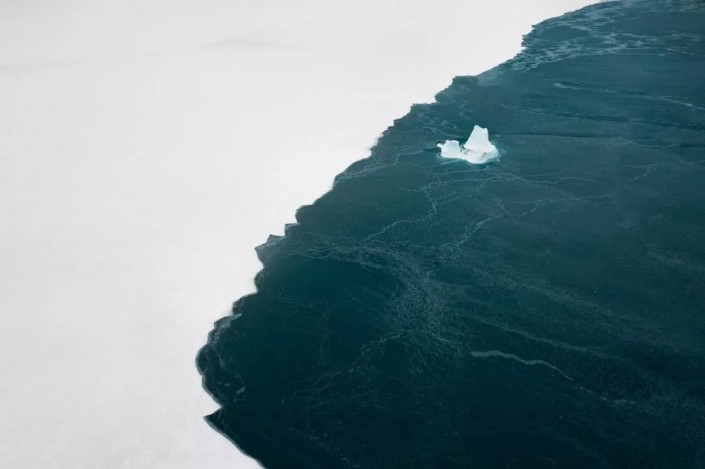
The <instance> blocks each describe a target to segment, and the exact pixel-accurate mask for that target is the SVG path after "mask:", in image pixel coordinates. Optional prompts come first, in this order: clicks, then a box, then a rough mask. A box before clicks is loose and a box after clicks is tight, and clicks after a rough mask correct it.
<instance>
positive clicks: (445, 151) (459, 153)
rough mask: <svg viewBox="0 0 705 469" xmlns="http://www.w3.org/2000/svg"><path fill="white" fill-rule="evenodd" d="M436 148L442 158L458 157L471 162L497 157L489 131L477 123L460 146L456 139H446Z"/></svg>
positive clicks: (481, 161)
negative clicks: (439, 150)
mask: <svg viewBox="0 0 705 469" xmlns="http://www.w3.org/2000/svg"><path fill="white" fill-rule="evenodd" d="M438 148H440V149H441V156H442V157H444V158H459V159H462V160H465V161H467V162H469V163H472V164H483V163H487V162H488V161H490V160H493V159H495V158H498V157H499V151H498V150H497V147H495V146H494V145H493V144H492V142H490V138H489V132H488V131H487V129H485V128H483V127H480V126H479V125H476V126H475V127H473V129H472V133H471V134H470V137H469V138H468V141H467V142H465V144H463V146H462V147H461V146H460V143H459V142H458V141H457V140H446V141H445V143H439V144H438Z"/></svg>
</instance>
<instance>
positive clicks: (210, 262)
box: [0, 0, 591, 469]
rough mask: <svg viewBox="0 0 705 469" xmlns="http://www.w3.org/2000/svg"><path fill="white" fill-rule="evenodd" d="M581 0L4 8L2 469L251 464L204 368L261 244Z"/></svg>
mask: <svg viewBox="0 0 705 469" xmlns="http://www.w3.org/2000/svg"><path fill="white" fill-rule="evenodd" d="M588 3H591V2H590V0H493V1H491V2H480V1H464V0H463V1H461V0H436V1H433V2H429V1H420V0H404V1H400V0H356V1H349V2H342V1H331V0H287V1H284V0H257V1H255V0H237V1H225V0H119V1H118V0H106V1H100V2H96V1H89V0H62V1H61V2H50V1H47V0H29V1H23V2H17V1H15V2H13V1H8V0H5V1H0V39H1V40H0V215H1V216H2V224H0V266H1V267H0V312H1V314H2V316H1V317H2V325H1V326H0V356H2V359H1V361H0V375H1V376H2V380H0V415H2V419H1V420H0V467H3V468H12V469H226V468H227V469H233V468H245V467H256V466H257V464H256V462H255V461H253V460H252V459H250V458H248V457H246V456H244V455H242V454H240V453H239V451H238V450H237V449H236V448H235V447H234V446H233V445H232V444H231V443H229V442H228V441H227V440H225V439H224V438H223V437H222V436H220V435H218V434H217V433H216V432H214V431H213V430H212V429H210V428H209V427H208V425H207V424H206V423H205V422H204V421H203V419H202V416H203V415H205V414H208V413H210V412H212V411H214V410H215V408H216V406H215V403H214V402H213V401H212V400H211V399H210V397H209V396H208V395H207V394H206V393H205V392H204V391H203V390H202V388H201V384H200V377H199V376H198V373H197V371H196V368H195V366H194V358H195V355H196V352H197V350H198V349H199V347H201V345H203V344H204V343H205V341H206V335H207V333H208V331H209V330H210V328H211V325H212V323H213V321H215V320H216V319H218V318H219V317H221V316H223V315H224V314H226V312H227V310H228V309H229V305H230V304H231V302H232V301H234V300H236V299H237V298H238V297H240V296H242V295H244V294H246V293H249V292H251V291H252V290H253V281H252V279H253V277H254V275H255V273H256V272H257V271H258V270H259V268H260V264H259V262H258V261H257V258H256V256H255V252H254V247H255V246H256V245H258V244H260V243H262V242H264V241H265V240H266V239H267V236H268V235H269V234H270V233H275V234H277V233H279V234H280V233H282V228H283V226H284V224H285V223H287V222H291V221H293V216H294V212H295V211H296V209H297V207H299V206H300V205H302V204H307V203H311V202H312V201H314V200H315V199H316V198H317V197H319V196H320V195H321V194H323V193H324V192H325V191H326V190H327V189H328V188H329V186H330V184H331V182H332V181H333V177H334V176H335V175H336V174H337V173H339V172H340V171H342V170H343V169H345V167H346V166H348V165H349V164H351V163H352V162H353V161H355V160H358V159H360V158H363V157H365V156H367V154H368V148H369V147H370V146H372V145H373V144H374V142H375V138H376V136H377V135H379V134H380V133H381V132H382V131H383V130H384V129H385V128H386V127H387V126H388V125H390V124H391V123H392V121H393V119H394V118H396V117H400V116H402V115H404V114H405V113H406V111H407V110H408V109H409V106H410V105H411V104H412V103H418V102H428V101H430V100H432V99H433V96H434V94H435V93H436V92H438V91H440V90H441V89H443V88H444V87H446V86H447V85H448V84H449V83H450V81H451V78H452V77H453V76H454V75H467V74H477V73H479V72H482V71H483V70H486V69H488V68H490V67H492V66H494V65H496V64H498V63H500V62H502V61H504V60H506V59H508V58H509V57H511V56H512V55H514V54H515V53H517V52H518V51H519V49H520V41H521V35H522V34H524V33H526V32H528V31H529V30H530V27H531V25H532V24H534V23H537V22H539V21H541V20H543V19H545V18H548V17H551V16H556V15H559V14H561V13H563V12H565V11H568V10H573V9H576V8H579V7H581V6H584V5H586V4H588ZM449 15H452V16H453V17H454V18H469V17H472V19H473V21H472V26H468V27H453V28H452V30H449V31H448V30H447V31H443V30H439V26H438V25H439V24H447V23H448V21H447V18H448V16H449ZM262 142H266V144H265V145H263V144H262ZM282 147H284V148H286V151H269V150H268V148H282Z"/></svg>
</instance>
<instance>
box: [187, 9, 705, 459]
mask: <svg viewBox="0 0 705 469" xmlns="http://www.w3.org/2000/svg"><path fill="white" fill-rule="evenodd" d="M704 32H705V4H704V3H703V2H701V1H695V0H673V1H668V0H634V1H632V0H625V1H621V2H613V3H603V4H598V5H595V6H592V7H588V8H586V9H583V10H580V11H577V12H574V13H571V14H567V15H564V16H562V17H560V18H556V19H551V20H548V21H546V22H544V23H542V24H540V25H538V26H537V27H536V28H535V29H534V30H533V31H532V32H531V33H530V34H529V35H528V36H527V37H526V38H525V46H526V48H525V50H524V51H523V52H522V53H521V54H520V55H518V56H517V57H515V58H514V59H512V60H510V61H508V62H506V63H505V64H503V65H501V66H499V67H497V68H495V69H492V70H490V71H488V72H486V73H484V74H482V75H479V76H477V77H458V78H456V79H455V80H454V81H453V83H452V85H451V86H450V87H449V88H447V89H446V90H444V91H442V92H441V93H439V94H438V96H437V102H436V103H433V104H423V105H415V106H413V107H412V109H411V111H410V112H409V114H407V115H406V116H404V117H403V118H401V119H399V120H397V121H396V122H395V123H394V125H393V126H391V127H390V128H388V129H387V130H386V131H385V133H384V134H383V136H382V137H381V138H380V140H379V142H378V144H377V145H376V146H375V148H374V149H373V150H372V153H371V155H370V157H369V158H366V159H364V160H361V161H359V162H357V163H355V164H353V165H352V166H351V167H350V168H348V169H347V170H346V171H345V172H343V173H342V174H340V175H339V176H337V178H336V180H335V185H334V187H333V189H332V190H331V191H330V192H329V193H327V194H325V195H324V196H323V197H321V198H320V199H319V200H318V201H316V202H315V203H314V204H313V205H311V206H305V207H302V208H300V210H299V211H298V213H297V221H298V223H297V224H294V225H290V226H288V227H287V229H286V235H285V236H284V237H274V236H272V237H270V239H269V240H268V241H267V242H266V243H265V244H264V245H262V246H260V247H259V248H258V254H259V256H260V259H261V260H262V262H263V264H264V268H263V270H262V271H261V272H260V273H259V274H258V276H257V279H256V285H257V293H256V294H253V295H251V296H247V297H245V298H242V299H240V300H239V301H237V302H236V303H235V305H234V307H233V315H231V316H228V317H226V318H223V319H222V320H220V321H219V322H218V323H217V324H216V327H215V329H214V330H213V332H212V333H211V335H210V338H209V341H208V344H207V345H206V346H205V347H204V348H203V349H202V350H201V352H200V354H199V357H198V366H199V369H200V370H201V373H202V374H203V377H204V385H205V387H206V389H207V390H208V391H209V392H210V393H211V394H212V395H213V396H214V398H215V399H216V400H217V401H218V402H219V404H220V405H221V409H220V410H219V411H218V412H216V413H215V414H213V415H211V416H209V417H208V419H209V421H210V422H211V424H212V425H213V426H214V427H215V428H216V429H218V430H219V431H220V432H222V433H223V434H224V435H226V436H227V437H229V438H230V439H232V440H233V441H234V442H235V443H236V444H238V445H239V446H240V447H241V448H242V449H243V450H244V451H246V452H247V453H249V454H251V455H252V456H254V457H256V458H257V459H259V460H260V461H261V462H262V463H263V464H264V465H265V466H266V467H270V468H296V467H306V468H334V467H350V468H352V467H359V468H416V467H418V468H433V467H436V468H453V467H468V468H496V467H522V468H529V467H571V468H607V467H634V468H656V467H660V468H691V467H693V468H702V467H705V183H704V181H705V86H704V85H703V83H705V80H703V78H704V76H703V75H704V74H705V72H704V71H705V42H704V40H703V33H704ZM475 124H478V125H482V126H483V127H488V128H489V129H490V132H491V137H492V139H493V141H494V143H495V144H496V145H497V146H498V147H499V148H500V150H501V152H502V157H501V159H500V160H499V161H498V162H493V163H490V164H487V165H479V166H478V165H470V164H468V163H466V162H463V161H459V160H446V159H443V158H441V157H439V155H438V151H437V148H436V144H437V143H439V142H442V141H445V140H446V139H457V140H462V139H463V138H465V137H467V133H468V131H469V129H471V128H472V127H473V125H475Z"/></svg>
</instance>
